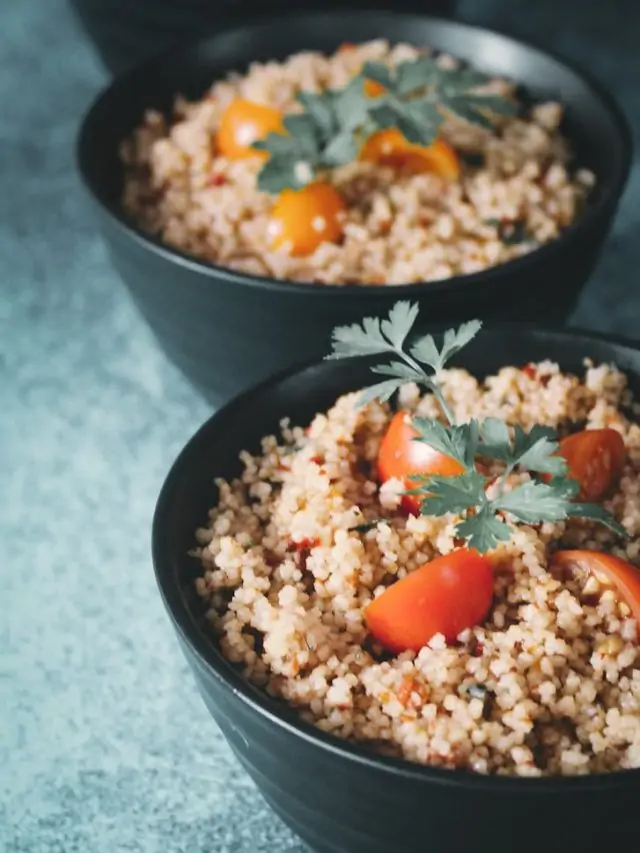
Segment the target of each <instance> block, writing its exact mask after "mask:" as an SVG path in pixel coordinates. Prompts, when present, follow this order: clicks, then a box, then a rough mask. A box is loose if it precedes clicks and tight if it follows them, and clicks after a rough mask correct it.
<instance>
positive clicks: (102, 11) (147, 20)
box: [71, 0, 455, 74]
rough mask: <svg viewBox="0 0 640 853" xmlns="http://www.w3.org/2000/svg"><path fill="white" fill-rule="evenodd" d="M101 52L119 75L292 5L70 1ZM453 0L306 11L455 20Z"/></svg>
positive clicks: (381, 1)
mask: <svg viewBox="0 0 640 853" xmlns="http://www.w3.org/2000/svg"><path fill="white" fill-rule="evenodd" d="M71 5H72V6H73V8H74V9H75V10H76V12H77V14H78V17H79V19H80V21H81V23H82V25H83V27H84V29H85V30H86V32H87V34H88V35H89V37H90V38H91V40H92V41H93V42H94V44H95V46H96V48H97V50H98V53H99V55H100V57H101V59H102V61H103V62H104V64H105V65H106V66H107V68H108V69H109V70H110V71H112V72H113V73H114V74H121V73H122V72H123V71H126V70H127V69H129V68H131V67H132V66H133V65H134V64H135V63H136V62H139V61H140V60H141V59H145V58H146V57H148V56H150V55H151V54H153V53H155V52H156V51H158V50H162V49H164V48H165V47H167V46H168V45H170V44H174V43H175V42H176V41H177V40H179V39H185V38H189V37H191V36H194V37H197V36H199V35H200V34H201V33H202V31H203V29H213V28H214V27H216V26H220V24H221V23H223V24H224V26H227V25H228V24H229V23H231V22H233V21H235V22H237V23H238V22H243V21H246V20H247V19H248V18H250V17H252V16H254V15H256V14H264V13H265V12H266V13H267V14H273V13H274V12H276V11H283V10H284V11H286V10H287V9H290V8H291V5H292V4H291V0H71ZM454 5H455V3H454V0H394V2H391V0H347V2H345V0H306V3H305V6H306V8H307V10H311V9H322V10H324V11H326V10H328V9H336V8H339V9H340V10H342V11H345V10H347V9H357V8H363V7H364V8H376V9H385V8H386V9H389V8H393V10H394V11H396V12H400V11H404V12H416V11H420V12H430V13H431V14H434V15H450V14H451V13H452V11H453V8H454Z"/></svg>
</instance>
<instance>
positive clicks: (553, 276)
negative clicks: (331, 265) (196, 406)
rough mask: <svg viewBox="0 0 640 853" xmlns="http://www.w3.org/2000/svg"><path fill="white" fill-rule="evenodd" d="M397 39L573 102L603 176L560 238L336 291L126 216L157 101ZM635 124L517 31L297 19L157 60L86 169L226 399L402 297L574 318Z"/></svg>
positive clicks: (432, 306)
mask: <svg viewBox="0 0 640 853" xmlns="http://www.w3.org/2000/svg"><path fill="white" fill-rule="evenodd" d="M380 35H385V36H386V37H388V38H389V39H390V40H391V41H394V42H395V41H399V40H408V41H412V42H416V43H424V44H430V45H433V46H434V47H436V48H439V49H442V50H445V51H449V52H451V53H453V54H455V55H457V56H459V57H461V58H463V59H467V60H469V61H471V62H472V63H473V64H474V65H476V66H477V67H479V68H480V69H482V70H484V71H487V72H489V73H494V74H501V75H505V76H507V77H511V78H513V79H515V80H517V81H519V82H521V83H523V84H525V85H526V87H527V89H528V91H529V92H530V94H531V95H532V96H533V97H535V98H541V99H542V98H547V97H557V98H559V99H560V100H561V101H563V102H564V103H565V104H566V106H567V122H566V131H567V133H568V134H569V135H570V136H571V137H572V139H573V140H574V143H575V146H576V147H577V149H578V155H579V158H580V161H581V163H582V164H584V165H586V166H588V167H590V168H592V169H593V170H594V171H595V172H596V174H597V175H598V180H599V183H598V188H597V190H596V192H595V193H594V196H593V199H592V201H591V202H590V203H589V205H588V207H587V210H586V211H585V212H584V213H583V215H582V216H581V217H580V218H579V219H578V220H577V221H576V222H575V223H574V225H573V226H571V227H570V228H569V229H568V230H567V231H566V233H565V234H564V235H563V236H562V237H561V238H560V239H558V240H555V241H554V242H552V243H550V244H548V245H546V246H544V247H542V248H540V249H538V250H536V251H535V252H533V253H532V254H530V255H528V256H526V257H524V258H522V259H519V260H516V261H512V262H510V263H507V264H504V265H502V266H499V267H493V268H491V269H489V270H486V271H483V272H480V273H477V274H474V275H469V276H461V277H456V278H453V279H450V280H447V281H443V282H432V283H429V284H415V285H408V286H406V285H405V286H401V287H389V286H387V287H375V286H366V287H360V286H350V287H327V286H324V285H309V284H300V283H292V282H282V281H274V280H271V279H267V278H256V277H252V276H248V275H244V274H240V273H236V272H232V271H230V270H227V269H224V268H221V267H215V266H214V265H212V264H208V263H204V262H200V261H197V260H195V259H193V258H191V257H188V256H186V255H184V254H182V253H180V252H177V251H173V250H171V249H168V248H167V247H165V246H163V245H161V244H160V242H159V241H157V240H154V239H150V238H149V237H147V236H145V235H143V234H141V233H140V232H139V231H137V230H136V229H135V228H134V227H132V225H131V224H130V223H128V222H127V221H126V220H125V218H124V217H123V215H122V213H121V208H120V195H121V190H122V178H123V170H122V167H121V164H120V162H119V159H118V154H117V151H118V145H119V143H120V141H121V140H122V139H123V138H124V137H125V136H127V135H128V134H129V133H130V132H131V130H132V129H133V127H134V126H135V125H136V124H137V123H138V122H139V120H140V118H141V116H142V113H143V111H144V109H145V108H147V107H154V108H156V109H160V110H162V111H165V112H166V111H168V110H169V109H170V107H171V103H172V100H173V96H174V94H175V93H176V92H178V91H181V92H183V93H185V94H187V95H188V96H191V97H197V96H200V95H201V94H202V92H203V91H204V90H205V89H206V87H207V86H208V85H209V84H210V83H211V81H212V80H213V79H215V78H216V77H220V76H222V75H224V74H225V73H226V72H227V71H229V70H230V69H232V68H233V69H237V70H242V69H244V68H245V67H246V66H247V65H248V64H249V62H250V61H251V60H260V59H261V60H266V59H269V58H284V57H286V56H287V55H289V54H291V53H294V52H295V51H299V50H302V49H306V48H316V49H321V50H332V49H334V48H335V47H336V46H337V45H338V43H340V42H341V41H344V40H351V41H364V40H367V39H371V38H375V37H379V36H380ZM630 151H631V146H630V136H629V132H628V129H627V125H626V122H625V120H624V119H623V117H622V116H621V114H620V112H619V110H618V108H617V107H616V106H615V105H614V103H613V102H612V101H611V99H610V98H609V96H607V95H606V94H603V93H602V91H601V90H600V89H599V88H598V87H597V86H595V85H594V84H592V83H589V82H587V81H586V80H585V79H584V78H583V77H582V76H581V75H580V74H579V73H577V72H576V71H574V70H573V69H571V68H570V67H568V66H566V65H564V64H563V63H561V62H559V61H558V60H556V59H554V58H553V57H551V56H548V55H546V54H544V53H542V52H540V51H539V50H537V49H534V48H532V47H528V46H526V45H523V44H521V43H519V42H517V41H515V40H513V39H511V38H507V37H505V36H501V35H497V34H495V33H492V32H489V31H486V30H482V29H478V28H476V27H471V26H467V25H464V24H460V23H454V22H451V21H444V20H439V19H435V18H429V17H426V16H425V17H422V16H411V15H393V14H385V13H380V12H372V13H349V14H344V15H339V14H337V13H327V14H323V15H311V14H308V15H305V14H301V15H290V16H288V17H287V18H284V19H280V20H279V19H277V18H276V19H271V20H270V21H269V22H267V23H260V24H248V25H247V26H245V27H242V28H238V29H234V30H229V31H223V32H220V33H218V34H217V35H213V36H211V37H209V38H206V39H203V40H202V41H200V42H191V43H189V44H188V45H187V46H185V47H182V48H176V49H173V50H171V51H169V52H168V53H165V54H164V55H163V56H161V57H160V58H157V59H154V60H153V61H150V62H147V63H146V64H144V65H142V66H140V67H138V68H137V69H135V70H134V71H132V72H131V73H129V74H128V75H126V76H124V77H122V78H120V79H119V80H118V81H116V82H115V83H113V84H112V85H111V86H110V87H109V88H108V89H107V90H106V91H105V92H104V93H103V94H102V95H101V96H100V97H99V98H98V100H97V101H96V102H95V103H94V105H93V107H92V108H91V110H90V111H89V113H88V115H87V117H86V118H85V120H84V123H83V126H82V128H81V132H80V138H79V165H80V170H81V172H82V176H83V178H84V181H85V183H86V185H87V187H88V189H89V191H90V192H91V194H92V196H93V198H94V200H95V201H96V202H97V207H98V211H99V214H100V221H101V225H102V230H103V233H104V236H105V239H106V242H107V246H108V248H109V252H110V254H111V257H112V260H113V263H114V265H115V267H116V268H117V270H118V271H119V272H120V274H121V276H122V278H123V279H124V281H125V282H126V284H127V285H128V287H129V289H130V290H131V293H132V296H133V298H134V300H135V301H136V303H137V305H138V307H139V308H140V310H141V311H142V313H143V314H144V316H145V317H146V319H147V320H148V322H149V324H150V326H151V328H152V329H153V331H154V332H155V334H156V336H157V338H158V340H159V341H160V343H161V345H162V346H163V347H164V349H165V350H166V352H167V353H168V355H169V356H170V357H171V358H172V359H173V361H174V362H175V363H176V364H177V365H178V366H179V367H180V368H181V369H182V370H183V372H184V373H185V374H186V375H187V376H188V377H190V378H191V379H192V381H193V382H194V383H195V384H196V385H197V386H199V387H200V388H201V389H203V390H204V391H205V393H206V394H207V395H208V396H209V398H210V399H211V400H212V401H213V402H214V403H219V402H220V401H221V400H222V399H224V398H228V397H229V396H231V395H232V394H234V393H236V392H237V391H239V390H240V389H242V388H243V387H247V386H248V385H250V384H251V383H253V382H255V381H258V380H259V379H261V378H263V377H265V376H267V375H269V374H270V373H272V372H273V371H274V370H279V369H282V368H284V367H286V366H287V365H289V364H291V363H292V362H294V361H296V360H302V359H305V358H317V357H319V356H320V355H321V354H322V353H323V352H324V350H325V349H326V345H327V340H328V339H329V335H330V331H331V329H332V328H333V327H334V326H335V325H336V324H340V323H348V322H353V321H355V320H358V319H360V318H361V317H362V316H363V314H367V313H384V312H387V311H388V309H389V308H390V306H391V305H392V303H393V302H395V301H396V300H397V299H399V298H401V297H410V298H412V299H417V300H418V301H419V302H420V305H421V308H422V312H421V316H422V317H423V318H425V319H426V320H428V321H429V322H431V323H440V322H443V323H444V322H450V321H453V320H460V319H463V318H465V317H466V318H468V317H475V316H479V317H486V318H493V319H507V320H514V319H515V320H536V319H537V320H541V321H542V322H550V323H562V322H563V321H564V319H565V318H566V316H567V315H568V313H569V312H570V311H571V309H572V308H573V306H574V303H575V301H576V299H577V296H578V293H579V291H580V289H581V287H582V286H583V284H584V282H585V280H586V279H587V277H588V275H589V273H590V272H591V269H592V268H593V265H594V263H595V261H596V258H597V256H598V253H599V251H600V248H601V245H602V242H603V240H604V238H605V236H606V235H607V233H608V231H609V228H610V226H611V222H612V218H613V215H614V213H615V210H616V208H617V205H618V201H619V199H620V196H621V193H622V190H623V187H624V184H625V182H626V179H627V175H628V171H629V164H630Z"/></svg>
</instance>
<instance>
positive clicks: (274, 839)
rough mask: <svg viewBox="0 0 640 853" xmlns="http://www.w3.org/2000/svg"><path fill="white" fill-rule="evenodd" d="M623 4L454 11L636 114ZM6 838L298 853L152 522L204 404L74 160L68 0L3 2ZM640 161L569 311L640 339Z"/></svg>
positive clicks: (631, 10)
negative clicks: (171, 592)
mask: <svg viewBox="0 0 640 853" xmlns="http://www.w3.org/2000/svg"><path fill="white" fill-rule="evenodd" d="M636 13H637V8H636V2H635V0H618V2H616V3H607V4H603V3H601V2H594V0H584V2H578V0H575V2H571V1H570V0H566V2H562V3H558V2H554V0H537V2H529V0H527V1H526V2H525V0H518V2H516V0H500V2H498V1H497V0H496V2H490V0H482V2H472V0H464V2H462V3H461V4H460V5H459V16H460V17H461V18H463V19H466V20H470V21H473V22H477V23H482V24H487V25H489V26H494V27H496V28H497V29H503V30H505V31H508V32H512V33H514V34H516V35H520V36H523V37H525V38H529V39H531V40H533V41H536V42H538V43H540V44H542V45H543V46H547V47H550V48H552V49H554V50H556V51H558V52H560V53H562V54H564V55H566V56H567V57H570V58H572V59H574V60H575V61H577V62H578V63H581V64H582V65H584V66H586V67H588V68H589V69H590V71H591V73H592V74H593V75H595V76H596V77H597V78H599V79H600V80H601V81H602V83H604V84H605V85H607V86H609V87H610V88H612V89H613V90H614V92H615V94H616V95H617V97H618V98H619V100H620V102H621V104H622V105H623V107H624V108H625V110H626V111H627V113H628V114H629V116H630V118H631V119H632V122H633V124H634V128H635V132H636V133H637V131H638V129H639V126H640V85H638V84H639V82H640V52H639V51H638V49H637V32H636V31H635V30H634V27H633V26H628V27H625V26H622V25H621V20H623V19H625V17H626V19H627V20H628V21H632V20H633V19H634V15H635V14H636ZM0 17H1V25H0V69H1V73H0V103H2V107H3V108H2V122H1V123H0V175H1V186H2V191H1V192H0V272H1V275H0V572H1V573H2V575H1V584H0V642H1V646H0V851H2V853H4V851H7V853H125V851H132V853H133V851H136V853H138V851H139V852H140V853H230V851H234V853H302V851H303V849H304V848H303V846H302V844H301V843H300V842H299V841H297V840H296V839H295V838H294V836H293V835H292V834H291V833H290V832H289V831H288V830H287V829H286V828H284V827H283V826H282V825H281V824H280V822H279V821H278V819H277V818H276V817H275V816H273V815H272V814H271V813H270V811H269V810H268V809H267V807H266V805H265V804H264V803H263V802H262V800H261V799H260V797H259V796H258V794H257V792H256V790H255V788H254V786H253V784H252V783H251V782H250V781H249V779H248V778H247V776H246V775H245V773H244V772H243V771H242V770H241V769H240V767H239V765H238V764H237V762H236V760H235V759H234V758H233V756H232V754H231V752H230V750H229V749H228V748H227V746H226V744H225V742H224V740H223V738H222V736H221V735H220V733H219V732H218V730H217V728H216V726H215V724H214V723H213V721H212V720H211V718H210V716H209V714H208V712H207V711H206V710H205V707H204V705H203V704H202V702H201V700H200V698H199V696H198V695H197V693H196V691H195V688H194V685H193V683H192V680H191V678H190V675H189V672H188V671H187V668H186V665H185V663H184V661H183V659H182V657H181V653H180V651H179V649H178V646H177V643H176V642H175V640H174V636H173V631H172V628H171V626H170V624H169V621H168V619H167V617H166V615H165V613H164V610H163V608H162V605H161V602H160V599H159V596H158V595H157V592H156V589H155V583H154V579H153V574H152V569H151V560H150V524H151V516H152V512H153V508H154V503H155V499H156V496H157V493H158V490H159V488H160V485H161V483H162V480H163V478H164V476H165V474H166V472H167V470H168V467H169V465H170V464H171V462H172V461H173V459H174V458H175V456H176V454H177V453H178V451H179V450H180V448H181V446H182V445H183V444H184V442H185V441H186V440H187V438H188V437H189V436H190V435H191V433H192V432H193V431H194V430H195V429H196V428H197V427H198V426H199V425H200V423H201V422H202V421H203V420H204V419H205V418H206V417H207V416H208V414H209V408H208V406H207V405H206V404H205V403H204V402H203V400H202V399H201V398H199V396H198V395H197V394H196V392H195V391H194V390H193V389H192V388H191V387H190V386H189V385H188V384H187V383H186V381H185V380H184V379H183V377H182V376H181V375H179V374H178V372H177V371H176V370H175V369H174V368H173V367H172V366H171V365H170V364H169V363H168V362H167V360H166V359H165V358H164V356H163V355H162V353H161V352H160V351H159V350H158V348H157V346H156V344H155V341H154V340H153V338H152V337H151V335H150V333H149V332H148V330H147V328H146V326H145V325H144V323H143V321H142V320H141V318H140V317H139V316H138V314H137V312H136V310H135V309H134V307H133V305H132V303H131V301H130V300H129V298H128V296H127V294H126V291H125V289H124V287H123V286H122V285H121V284H120V282H119V280H118V278H117V276H116V274H115V272H114V271H113V270H112V269H111V267H110V265H109V262H108V259H107V257H106V255H105V251H104V248H103V245H102V243H101V241H100V238H99V236H98V234H97V231H96V226H95V222H94V219H93V217H92V214H91V210H90V206H89V202H88V200H87V198H86V197H85V195H84V193H83V191H82V190H81V188H80V186H79V182H78V178H77V175H76V172H75V167H74V136H75V133H76V129H77V125H78V121H79V119H80V116H81V114H82V112H83V110H84V109H85V108H86V106H87V105H88V103H89V102H90V100H91V99H92V97H93V96H94V95H95V93H96V92H97V91H98V90H99V89H100V88H101V86H103V84H104V83H105V82H106V79H107V75H106V72H105V71H104V70H103V68H102V67H101V66H100V64H99V62H98V60H97V59H96V57H95V55H94V52H93V50H92V47H91V45H90V44H89V43H88V42H87V40H86V38H85V36H84V35H83V33H82V32H81V30H80V28H79V26H78V24H77V22H76V20H75V18H74V17H73V15H72V13H71V11H70V10H69V8H68V7H67V5H66V4H65V3H64V2H62V0H46V2H44V0H43V2H22V1H21V0H5V2H4V3H3V4H2V11H1V14H0ZM639 269H640V170H639V167H638V161H637V158H636V162H635V166H634V170H633V174H632V177H631V181H630V185H629V189H628V191H627V194H626V196H625V198H624V199H623V203H622V205H621V208H620V213H619V216H618V219H617V221H616V224H615V228H614V232H613V234H612V236H611V239H610V240H609V242H608V245H607V247H606V251H605V252H604V254H603V256H602V260H601V262H600V265H599V267H598V269H597V271H596V273H595V274H594V276H593V278H592V281H591V282H590V284H589V286H588V288H587V289H586V291H585V293H584V297H583V299H582V301H581V303H580V306H579V308H578V309H577V311H576V314H575V316H574V318H573V322H574V323H575V324H578V325H581V326H584V327H590V328H594V329H602V330H608V331H615V332H618V333H622V334H624V335H627V336H629V337H632V338H635V339H638V338H640V333H639V328H640V294H639V293H638V282H639V279H638V270H639Z"/></svg>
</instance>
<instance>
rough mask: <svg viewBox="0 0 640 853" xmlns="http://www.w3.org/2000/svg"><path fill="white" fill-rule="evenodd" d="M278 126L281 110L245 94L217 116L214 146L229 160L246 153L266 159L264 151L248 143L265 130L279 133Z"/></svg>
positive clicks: (263, 135) (238, 158) (262, 135)
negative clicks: (218, 123)
mask: <svg viewBox="0 0 640 853" xmlns="http://www.w3.org/2000/svg"><path fill="white" fill-rule="evenodd" d="M282 129H283V124H282V114H281V113H280V112H279V111H278V110H276V109H274V108H273V107H267V106H265V105H264V104H257V103H255V102H254V101H249V100H247V99H246V98H236V99H235V100H233V101H232V102H231V103H230V104H229V106H228V107H227V108H226V110H225V111H224V112H223V114H222V116H221V117H220V125H219V127H218V132H217V134H216V147H217V149H218V152H219V153H220V154H222V156H223V157H229V158H230V159H232V160H242V159H245V158H246V157H260V158H262V159H263V160H266V159H267V157H268V155H267V152H266V151H256V150H255V149H254V148H252V147H251V145H252V144H253V143H254V142H257V140H259V139H264V137H265V136H267V135H268V134H269V133H279V132H281V131H282Z"/></svg>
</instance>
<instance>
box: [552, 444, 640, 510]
mask: <svg viewBox="0 0 640 853" xmlns="http://www.w3.org/2000/svg"><path fill="white" fill-rule="evenodd" d="M560 455H561V456H564V458H565V459H566V460H567V464H568V466H569V472H568V473H569V476H570V477H571V478H573V479H574V480H577V481H578V483H580V496H579V500H583V501H589V502H592V501H598V500H600V499H601V498H602V497H604V496H605V495H606V494H607V492H608V491H610V489H611V488H613V487H614V486H615V485H616V484H617V482H618V480H619V479H620V475H621V474H622V469H623V468H624V463H625V461H626V458H627V452H626V450H625V446H624V440H623V438H622V436H621V435H620V433H619V432H618V431H617V430H615V429H585V430H582V431H581V432H575V433H573V435H568V436H567V437H566V438H563V439H562V441H561V442H560Z"/></svg>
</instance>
